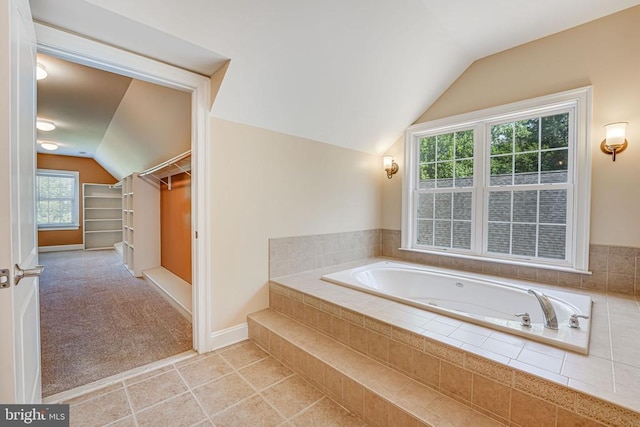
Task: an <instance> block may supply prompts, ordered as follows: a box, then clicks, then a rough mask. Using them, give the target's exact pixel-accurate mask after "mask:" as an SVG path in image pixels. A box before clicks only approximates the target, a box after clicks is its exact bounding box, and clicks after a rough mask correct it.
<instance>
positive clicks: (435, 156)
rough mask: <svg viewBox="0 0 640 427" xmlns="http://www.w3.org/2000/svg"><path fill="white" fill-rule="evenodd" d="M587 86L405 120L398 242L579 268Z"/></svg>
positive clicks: (585, 199) (585, 219) (586, 174)
mask: <svg viewBox="0 0 640 427" xmlns="http://www.w3.org/2000/svg"><path fill="white" fill-rule="evenodd" d="M590 101H591V90H590V88H586V89H579V90H575V91H570V92H564V93H561V94H556V95H550V96H547V97H543V98H538V99H534V100H529V101H524V102H520V103H516V104H510V105H506V106H501V107H496V108H491V109H487V110H482V111H478V112H474V113H469V114H465V115H462V116H456V117H451V118H448V119H442V120H438V121H434V122H428V123H422V124H419V125H416V126H413V127H411V128H409V129H408V130H407V134H406V139H405V150H406V151H405V160H406V161H405V164H406V165H407V167H406V168H405V174H406V175H405V182H406V183H407V184H408V185H405V188H404V194H403V233H402V238H403V242H402V247H403V249H406V250H415V251H423V252H435V253H440V254H452V255H456V256H462V257H472V258H482V259H491V260H495V261H499V262H508V263H514V264H523V265H533V266H546V267H552V268H558V269H564V270H579V271H586V269H587V260H588V242H589V238H588V231H589V194H590V169H591V167H590V165H591V159H590V149H589V145H588V141H589V138H588V135H589V128H588V123H590Z"/></svg>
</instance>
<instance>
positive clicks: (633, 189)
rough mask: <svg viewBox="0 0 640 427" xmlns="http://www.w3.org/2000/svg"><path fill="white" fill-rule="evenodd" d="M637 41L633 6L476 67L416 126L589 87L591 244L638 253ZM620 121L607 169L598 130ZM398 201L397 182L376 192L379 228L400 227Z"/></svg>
mask: <svg viewBox="0 0 640 427" xmlns="http://www.w3.org/2000/svg"><path fill="white" fill-rule="evenodd" d="M638 40H640V6H636V7H633V8H630V9H627V10H624V11H622V12H619V13H616V14H613V15H610V16H607V17H604V18H601V19H598V20H596V21H593V22H590V23H587V24H584V25H581V26H578V27H575V28H572V29H569V30H566V31H563V32H561V33H557V34H554V35H551V36H548V37H545V38H542V39H539V40H536V41H533V42H531V43H527V44H524V45H521V46H518V47H515V48H513V49H510V50H506V51H504V52H500V53H498V54H495V55H492V56H489V57H486V58H483V59H480V60H478V61H476V62H474V63H473V64H472V65H471V66H470V67H469V68H468V69H467V70H466V71H465V72H464V73H463V74H462V76H460V78H458V80H457V81H456V82H455V83H454V84H453V85H451V87H449V89H447V91H446V92H445V93H444V94H443V95H442V96H441V97H440V98H439V99H438V100H437V101H436V102H435V103H434V104H433V105H432V106H431V108H429V109H428V110H427V111H426V112H425V113H424V114H423V115H422V116H421V117H420V118H419V119H418V120H417V121H416V123H421V122H425V121H430V120H435V119H439V118H443V117H449V116H453V115H457V114H462V113H466V112H470V111H476V110H480V109H483V108H488V107H493V106H497V105H502V104H507V103H510V102H515V101H520V100H524V99H529V98H534V97H538V96H542V95H547V94H551V93H555V92H561V91H564V90H569V89H574V88H578V87H582V86H587V85H592V86H593V122H592V140H591V147H592V166H593V172H592V191H591V244H592V245H593V244H597V245H612V246H627V247H635V248H639V247H640V225H639V224H638V218H640V195H639V194H640V193H639V192H638V189H637V186H638V183H640V167H639V165H640V97H639V96H638V94H639V93H640V77H639V75H640V74H639V70H640V49H638ZM620 121H627V122H629V125H628V127H627V139H628V140H629V148H627V150H626V151H625V152H624V153H622V154H620V155H619V156H618V157H617V159H616V162H615V163H613V162H612V160H611V157H610V156H607V155H605V154H603V153H602V152H601V151H600V148H599V146H600V142H601V141H602V139H603V138H604V128H603V126H604V125H605V124H607V123H611V122H620ZM390 152H393V153H394V154H395V153H402V152H403V141H399V142H397V143H396V144H395V145H394V146H393V147H392V148H391V150H390ZM396 156H397V154H396ZM401 166H402V165H401ZM395 179H396V178H395V177H394V180H395ZM399 193H400V194H399ZM401 193H402V189H401V186H400V185H398V182H394V183H393V184H391V183H389V184H386V185H384V186H383V199H384V202H383V224H384V228H387V229H393V230H399V229H400V227H401V222H400V220H401V213H400V212H401V210H402V203H401V202H399V200H401Z"/></svg>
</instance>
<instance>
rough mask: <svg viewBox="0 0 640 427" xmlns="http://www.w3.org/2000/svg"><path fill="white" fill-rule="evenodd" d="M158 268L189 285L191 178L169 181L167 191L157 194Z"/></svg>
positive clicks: (182, 174) (181, 175)
mask: <svg viewBox="0 0 640 427" xmlns="http://www.w3.org/2000/svg"><path fill="white" fill-rule="evenodd" d="M160 248H161V249H160V252H161V255H160V257H161V261H160V263H161V265H162V266H163V267H164V268H166V269H167V270H169V271H170V272H172V273H173V274H175V275H176V276H178V277H180V278H181V279H182V280H185V281H187V282H189V283H191V177H190V176H189V175H187V174H186V173H181V174H178V175H174V176H172V177H171V190H169V189H168V188H167V186H166V185H164V184H162V189H161V190H160Z"/></svg>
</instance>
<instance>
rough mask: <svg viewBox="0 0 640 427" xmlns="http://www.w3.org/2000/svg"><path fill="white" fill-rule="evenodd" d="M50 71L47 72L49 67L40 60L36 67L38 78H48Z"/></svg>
mask: <svg viewBox="0 0 640 427" xmlns="http://www.w3.org/2000/svg"><path fill="white" fill-rule="evenodd" d="M48 75H49V73H47V69H46V68H45V67H44V65H42V64H41V63H39V62H38V66H37V67H36V80H42V79H46V78H47V76H48Z"/></svg>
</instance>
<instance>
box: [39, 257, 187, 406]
mask: <svg viewBox="0 0 640 427" xmlns="http://www.w3.org/2000/svg"><path fill="white" fill-rule="evenodd" d="M40 264H43V265H44V266H45V270H44V273H43V275H42V277H41V278H40V334H41V343H42V394H43V396H44V397H46V396H50V395H53V394H56V393H59V392H61V391H65V390H69V389H72V388H74V387H78V386H80V385H84V384H88V383H90V382H93V381H96V380H99V379H102V378H106V377H109V376H111V375H114V374H118V373H120V372H124V371H127V370H129V369H132V368H135V367H138V366H142V365H146V364H148V363H151V362H154V361H157V360H161V359H164V358H166V357H169V356H173V355H176V354H179V353H182V352H184V351H187V350H190V349H191V348H192V340H191V323H190V322H189V321H188V320H187V319H185V318H184V317H183V316H182V315H181V314H180V313H179V312H178V311H177V310H176V309H175V308H174V307H173V306H172V305H171V304H169V302H167V301H166V300H165V299H164V298H163V297H162V296H161V295H160V293H159V292H158V291H157V290H156V289H154V288H152V285H150V284H149V283H148V282H146V281H144V280H142V279H137V278H135V277H133V276H131V274H129V272H128V271H127V270H125V268H124V266H123V264H122V259H121V258H120V256H119V255H118V254H117V253H116V252H115V251H113V250H108V251H69V252H49V253H43V254H40Z"/></svg>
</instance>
